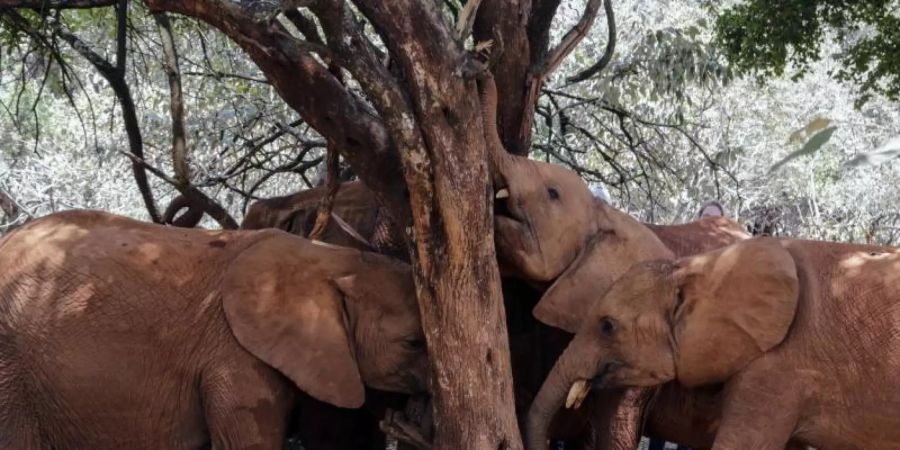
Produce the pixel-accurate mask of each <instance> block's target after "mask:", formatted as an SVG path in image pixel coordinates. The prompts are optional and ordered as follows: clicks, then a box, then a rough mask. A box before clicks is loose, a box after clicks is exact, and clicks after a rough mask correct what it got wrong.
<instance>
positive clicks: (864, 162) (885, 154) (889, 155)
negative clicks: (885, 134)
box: [844, 137, 900, 169]
mask: <svg viewBox="0 0 900 450" xmlns="http://www.w3.org/2000/svg"><path fill="white" fill-rule="evenodd" d="M898 157H900V137H895V138H893V139H890V140H888V141H887V142H885V143H884V144H883V145H882V146H881V147H878V148H876V149H875V150H873V151H871V152H869V153H862V154H859V155H856V156H855V157H853V159H851V160H850V161H847V162H845V163H844V169H852V168H856V167H868V166H877V165H879V164H883V163H885V162H888V161H890V160H892V159H894V158H898Z"/></svg>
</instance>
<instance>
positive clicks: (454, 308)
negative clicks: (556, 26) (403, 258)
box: [358, 0, 521, 449]
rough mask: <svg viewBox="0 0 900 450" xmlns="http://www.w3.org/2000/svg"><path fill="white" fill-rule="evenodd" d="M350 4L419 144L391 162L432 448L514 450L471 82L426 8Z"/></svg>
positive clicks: (456, 47)
mask: <svg viewBox="0 0 900 450" xmlns="http://www.w3.org/2000/svg"><path fill="white" fill-rule="evenodd" d="M358 6H359V7H360V9H361V10H362V11H363V13H364V14H365V15H366V16H367V17H368V18H369V19H370V20H371V21H372V22H373V24H374V25H375V27H376V29H377V30H378V32H379V34H381V35H382V36H388V37H389V38H388V39H387V41H388V42H387V44H388V47H389V50H390V51H391V54H392V55H393V56H394V57H395V58H396V62H397V64H398V65H399V67H400V69H401V71H402V73H403V75H404V76H405V79H406V82H407V83H409V85H410V89H409V92H410V93H411V95H410V102H409V103H410V106H411V110H412V113H413V114H414V117H415V119H416V122H417V123H418V129H419V130H420V131H421V138H422V141H423V143H424V146H423V147H420V148H410V149H409V151H407V152H403V153H402V159H401V161H402V163H403V169H404V178H405V180H406V183H407V186H408V188H409V194H410V202H411V203H410V204H411V207H412V211H413V230H414V231H413V234H414V243H415V245H414V247H413V255H414V257H413V258H412V259H413V261H414V268H415V272H416V279H417V288H418V291H419V292H418V294H419V304H420V309H421V311H422V323H423V327H424V328H425V332H426V339H427V341H428V348H429V351H430V352H431V360H432V369H433V377H434V378H433V386H432V389H433V396H434V416H435V431H436V433H435V442H434V446H435V448H439V449H451V448H452V449H458V448H466V449H498V448H521V444H520V442H519V431H518V425H517V422H516V417H515V413H514V410H513V408H512V406H513V395H512V372H511V368H510V363H509V346H508V342H507V339H506V333H505V322H506V321H505V315H504V311H503V306H502V301H501V295H500V289H499V280H500V274H499V271H498V270H497V265H496V256H495V254H494V245H493V221H492V216H491V214H490V212H491V208H490V207H489V206H490V205H491V198H492V192H493V190H492V188H491V183H490V176H489V173H488V170H487V160H486V153H485V141H484V133H483V127H482V123H481V120H480V119H481V117H480V114H479V111H480V104H479V102H478V96H477V94H476V86H475V82H474V81H471V80H468V81H467V80H464V79H462V78H460V77H457V76H455V75H454V73H458V72H457V69H458V65H459V64H461V63H462V62H463V61H464V59H465V58H466V57H467V56H466V54H465V53H464V52H463V51H462V48H461V45H460V44H459V43H458V42H457V41H456V40H455V39H453V34H452V32H451V30H450V29H448V28H447V27H446V26H445V25H446V24H445V23H444V21H443V20H442V18H441V17H440V14H439V12H438V11H437V10H436V9H435V6H434V4H433V3H430V2H416V1H403V0H398V1H392V2H380V1H374V0H372V1H360V2H358ZM422 36H428V37H429V38H428V39H422V38H421V37H422ZM461 93H462V95H460V94H461ZM379 112H381V113H382V114H383V115H387V116H389V115H390V114H391V111H385V110H383V109H381V110H380V111H379ZM409 125H411V124H404V123H402V121H401V123H400V124H399V126H401V127H403V126H409ZM408 131H409V130H397V131H396V132H395V133H394V134H395V135H396V134H402V133H406V132H408Z"/></svg>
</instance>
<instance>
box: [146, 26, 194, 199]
mask: <svg viewBox="0 0 900 450" xmlns="http://www.w3.org/2000/svg"><path fill="white" fill-rule="evenodd" d="M153 18H154V19H155V20H156V25H157V26H158V28H159V37H160V40H161V41H162V49H163V68H164V69H165V71H166V77H167V78H168V79H169V96H170V100H169V109H170V112H171V115H172V168H173V169H174V171H175V180H176V181H178V182H179V183H181V184H182V185H185V186H187V185H188V184H190V182H191V172H190V167H189V166H188V163H187V142H186V134H187V132H186V130H185V127H184V96H183V94H182V92H181V74H180V73H179V70H178V52H177V50H176V49H175V39H174V37H173V36H172V25H171V23H170V22H169V17H168V16H167V15H166V14H165V13H158V14H154V15H153Z"/></svg>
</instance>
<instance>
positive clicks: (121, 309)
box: [0, 211, 427, 449]
mask: <svg viewBox="0 0 900 450" xmlns="http://www.w3.org/2000/svg"><path fill="white" fill-rule="evenodd" d="M0 267H3V268H4V270H3V272H2V274H0V442H2V447H3V448H16V449H32V448H35V449H36V448H56V449H66V448H71V449H76V448H77V449H84V448H95V449H100V448H128V449H162V448H165V449H198V448H201V447H203V446H204V445H207V444H209V443H211V444H212V446H213V448H246V449H250V448H252V449H280V448H281V446H282V442H283V439H284V436H285V433H286V431H287V430H286V429H285V428H286V426H287V422H288V416H289V413H290V411H291V408H292V403H293V398H294V393H295V390H294V389H295V388H299V389H300V390H302V391H305V392H306V393H308V394H310V395H311V396H313V397H315V398H317V399H319V400H322V401H325V402H328V403H331V404H334V405H337V406H341V407H345V408H355V407H359V406H360V405H361V404H362V403H363V401H364V396H365V394H364V389H363V383H365V384H366V385H369V386H372V387H375V388H378V389H383V390H391V391H399V392H407V393H416V392H421V391H423V390H424V388H425V377H426V367H427V360H426V355H425V348H424V345H423V337H422V330H421V325H420V323H419V316H418V309H417V306H416V302H415V290H414V287H413V282H412V277H411V274H410V271H409V268H408V266H406V265H405V264H401V263H396V262H394V261H392V260H390V259H388V258H386V257H383V256H379V255H375V254H369V253H363V252H360V251H357V250H352V249H345V248H341V247H334V246H328V245H318V244H314V243H311V242H309V241H306V240H304V239H301V238H298V237H296V236H292V235H289V234H287V233H284V232H281V231H275V230H265V231H254V232H235V231H231V232H227V231H226V232H212V231H203V230H185V229H179V228H171V227H162V226H157V225H152V224H145V223H141V222H137V221H134V220H131V219H126V218H123V217H117V216H113V215H109V214H105V213H100V212H91V211H72V212H65V213H59V214H54V215H51V216H48V217H45V218H42V219H40V220H36V221H34V222H32V223H31V224H29V225H27V226H25V227H22V228H21V229H19V230H17V231H16V232H14V233H12V234H10V235H9V236H7V237H5V238H4V239H3V240H2V241H0Z"/></svg>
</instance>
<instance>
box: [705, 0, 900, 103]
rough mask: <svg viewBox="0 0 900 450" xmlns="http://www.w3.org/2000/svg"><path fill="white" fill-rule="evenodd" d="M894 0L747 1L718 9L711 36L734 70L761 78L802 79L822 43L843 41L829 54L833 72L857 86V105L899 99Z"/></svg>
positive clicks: (899, 44) (898, 25) (898, 19)
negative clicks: (834, 66)
mask: <svg viewBox="0 0 900 450" xmlns="http://www.w3.org/2000/svg"><path fill="white" fill-rule="evenodd" d="M898 7H900V5H898V3H897V2H896V0H858V1H846V0H789V1H781V0H749V1H742V2H738V4H736V5H734V6H731V7H730V8H727V9H725V10H724V11H722V12H721V14H720V15H719V17H718V19H717V24H716V34H717V38H718V43H719V45H720V46H721V48H722V49H723V50H724V53H725V56H726V57H727V58H728V59H729V61H730V62H731V63H732V64H733V65H734V67H735V69H737V70H738V71H740V72H744V73H751V74H757V75H760V76H764V77H765V76H781V75H782V74H783V73H784V72H785V70H789V71H791V72H793V73H794V76H795V77H801V76H803V74H805V73H807V72H808V70H809V67H810V63H812V62H814V61H818V60H820V59H822V58H823V57H824V56H825V55H823V54H822V45H821V44H822V41H823V40H824V39H825V38H826V36H828V35H830V34H833V35H835V36H836V37H837V39H838V40H839V41H840V42H842V43H843V45H842V48H841V49H840V51H839V53H837V54H834V55H830V56H834V57H835V58H836V59H838V60H839V61H840V62H841V64H842V67H840V68H838V69H836V70H835V71H834V72H833V73H832V75H833V76H834V77H836V78H837V79H839V80H842V81H848V82H851V83H853V84H855V85H856V87H857V88H858V90H859V97H858V104H862V103H864V102H866V101H867V100H869V99H870V98H872V96H873V95H876V94H877V95H884V96H886V97H887V98H889V99H891V100H898V99H900V33H897V30H898V29H900V16H898V15H897V8H898Z"/></svg>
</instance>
